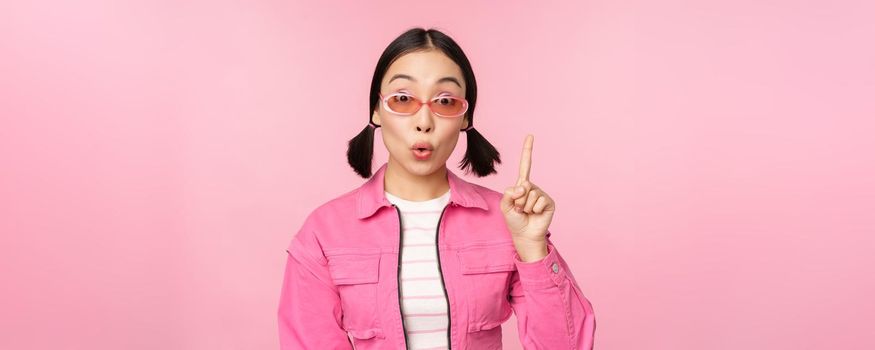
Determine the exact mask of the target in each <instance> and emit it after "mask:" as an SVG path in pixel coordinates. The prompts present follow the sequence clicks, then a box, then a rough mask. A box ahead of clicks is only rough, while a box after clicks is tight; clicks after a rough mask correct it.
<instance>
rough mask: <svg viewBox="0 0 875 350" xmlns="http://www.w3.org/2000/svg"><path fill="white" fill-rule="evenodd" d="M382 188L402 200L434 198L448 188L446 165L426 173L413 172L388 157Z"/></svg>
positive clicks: (445, 191)
mask: <svg viewBox="0 0 875 350" xmlns="http://www.w3.org/2000/svg"><path fill="white" fill-rule="evenodd" d="M383 188H384V190H385V191H386V192H389V193H391V194H392V195H393V196H396V197H398V198H401V199H404V200H409V201H427V200H430V199H435V198H437V197H440V196H441V195H443V194H444V193H447V191H449V190H450V182H449V180H448V179H447V167H446V166H443V167H441V168H440V169H438V170H436V171H435V172H433V173H431V174H427V175H419V174H413V173H410V172H409V171H407V170H406V169H404V167H403V166H401V164H398V163H397V162H395V161H394V160H393V159H392V158H391V157H390V158H389V164H388V165H387V166H386V174H385V176H384V177H383Z"/></svg>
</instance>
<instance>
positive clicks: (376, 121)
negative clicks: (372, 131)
mask: <svg viewBox="0 0 875 350" xmlns="http://www.w3.org/2000/svg"><path fill="white" fill-rule="evenodd" d="M371 120H373V121H374V124H377V125H383V121H381V120H380V113H377V111H376V110H374V113H373V114H371Z"/></svg>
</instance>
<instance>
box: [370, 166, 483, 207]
mask: <svg viewBox="0 0 875 350" xmlns="http://www.w3.org/2000/svg"><path fill="white" fill-rule="evenodd" d="M388 164H389V163H388V162H387V163H383V165H382V166H381V167H380V169H379V170H377V172H375V173H374V175H373V176H371V178H370V179H368V181H367V182H365V183H364V184H363V185H362V186H361V187H359V190H358V192H357V193H356V216H358V218H359V219H365V218H367V217H369V216H371V215H373V214H374V213H375V212H377V209H380V208H382V207H386V206H391V205H392V203H390V202H389V200H388V199H386V194H385V193H384V184H383V179H384V177H385V175H386V167H387V166H388ZM447 180H448V182H449V184H450V204H452V203H456V204H458V205H461V206H463V207H469V208H474V207H476V208H481V209H483V210H489V206H487V205H486V200H485V199H483V196H481V195H480V193H478V192H477V190H476V189H475V188H474V185H473V184H471V183H469V182H467V181H465V180H464V179H462V178H460V177H458V176H457V175H456V174H455V173H453V172H452V171H451V170H450V169H447Z"/></svg>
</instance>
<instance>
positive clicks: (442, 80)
mask: <svg viewBox="0 0 875 350" xmlns="http://www.w3.org/2000/svg"><path fill="white" fill-rule="evenodd" d="M395 79H407V80H410V81H412V82H414V83H415V82H416V79H413V77H411V76H409V75H407V74H395V75H393V76H392V79H389V82H388V83H386V84H389V83H391V82H392V81H393V80H395ZM443 82H451V83H455V84H456V85H458V86H459V87H462V84H461V83H459V80H458V79H456V78H453V77H443V78H440V79H438V81H437V83H436V84H440V83H443Z"/></svg>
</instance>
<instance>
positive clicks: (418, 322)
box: [385, 191, 450, 350]
mask: <svg viewBox="0 0 875 350" xmlns="http://www.w3.org/2000/svg"><path fill="white" fill-rule="evenodd" d="M385 193H386V199H388V200H389V202H390V203H392V204H395V205H396V206H397V207H398V209H399V210H400V211H401V228H402V234H401V235H402V237H401V239H402V241H401V242H402V248H401V286H400V291H399V292H400V293H401V313H402V316H403V317H404V329H405V331H406V332H407V341H408V348H409V349H413V350H426V349H428V350H437V349H446V348H447V347H448V344H447V324H448V322H449V319H448V315H447V301H446V298H445V296H444V289H443V286H442V285H441V276H440V271H439V270H438V262H437V248H436V246H435V240H436V238H437V225H438V220H439V219H440V216H441V212H442V211H443V209H444V207H445V206H446V205H447V203H449V201H450V192H449V191H447V193H445V194H443V195H442V196H440V197H438V198H434V199H430V200H426V201H409V200H405V199H401V198H399V197H396V196H394V195H392V194H390V193H389V192H385Z"/></svg>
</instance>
